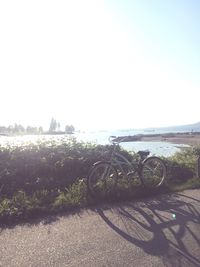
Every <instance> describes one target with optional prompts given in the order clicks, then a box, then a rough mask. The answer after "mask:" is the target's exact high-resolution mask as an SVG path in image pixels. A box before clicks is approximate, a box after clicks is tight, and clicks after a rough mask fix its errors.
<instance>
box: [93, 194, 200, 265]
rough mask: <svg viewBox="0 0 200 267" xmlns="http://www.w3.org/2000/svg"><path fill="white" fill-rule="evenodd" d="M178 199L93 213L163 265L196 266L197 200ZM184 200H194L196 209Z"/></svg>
mask: <svg viewBox="0 0 200 267" xmlns="http://www.w3.org/2000/svg"><path fill="white" fill-rule="evenodd" d="M180 197H181V195H180V196H179V194H175V195H173V196H168V195H163V196H161V197H159V199H158V200H147V201H145V202H137V203H133V204H132V203H131V204H130V203H128V204H123V205H119V206H118V207H116V208H109V207H107V208H97V209H96V212H97V213H98V214H99V215H100V217H101V218H102V219H103V220H104V222H105V223H106V224H107V225H108V226H109V227H110V228H111V229H112V230H114V231H115V232H116V233H117V234H119V235H120V236H121V237H122V238H124V239H125V240H127V241H128V242H130V243H131V244H133V245H135V246H137V247H139V248H141V249H142V250H143V251H144V252H146V253H147V254H150V255H153V256H157V257H159V258H161V259H162V262H163V264H164V265H165V266H167V267H172V266H173V267H174V266H178V267H179V266H180V267H182V266H200V257H199V253H198V252H199V251H200V226H199V223H200V201H199V200H194V199H193V200H191V199H190V197H188V198H187V197H186V196H184V197H185V198H186V200H187V201H185V200H182V199H180ZM188 200H190V201H196V205H197V206H199V210H197V208H196V207H195V205H194V204H193V203H188ZM111 213H112V214H111ZM191 226H193V228H194V229H195V228H197V227H198V228H199V230H198V231H197V230H196V231H195V232H196V233H199V234H198V236H197V234H196V233H195V232H194V230H193V228H192V227H191ZM191 244H192V245H191Z"/></svg>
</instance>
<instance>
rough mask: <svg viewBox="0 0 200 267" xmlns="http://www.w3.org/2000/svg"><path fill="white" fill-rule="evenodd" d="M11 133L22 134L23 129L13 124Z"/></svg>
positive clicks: (19, 125)
mask: <svg viewBox="0 0 200 267" xmlns="http://www.w3.org/2000/svg"><path fill="white" fill-rule="evenodd" d="M13 131H14V133H23V132H24V131H25V129H24V127H23V126H22V125H21V124H17V123H15V125H14V129H13Z"/></svg>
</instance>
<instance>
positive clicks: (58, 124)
mask: <svg viewBox="0 0 200 267" xmlns="http://www.w3.org/2000/svg"><path fill="white" fill-rule="evenodd" d="M57 128H58V131H60V122H58V123H57Z"/></svg>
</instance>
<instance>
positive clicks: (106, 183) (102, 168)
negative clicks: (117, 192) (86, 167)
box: [87, 162, 118, 198]
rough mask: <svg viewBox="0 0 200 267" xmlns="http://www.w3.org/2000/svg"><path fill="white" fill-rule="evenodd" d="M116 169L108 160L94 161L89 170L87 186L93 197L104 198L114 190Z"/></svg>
mask: <svg viewBox="0 0 200 267" xmlns="http://www.w3.org/2000/svg"><path fill="white" fill-rule="evenodd" d="M117 176H118V175H117V171H116V170H115V168H114V167H113V166H112V165H111V164H110V163H109V162H98V163H96V164H95V165H94V166H93V167H92V169H91V170H90V172H89V175H88V179H87V187H88V191H89V194H90V195H91V196H92V197H94V198H106V197H108V196H109V195H111V194H112V193H113V192H114V189H115V187H116V183H117Z"/></svg>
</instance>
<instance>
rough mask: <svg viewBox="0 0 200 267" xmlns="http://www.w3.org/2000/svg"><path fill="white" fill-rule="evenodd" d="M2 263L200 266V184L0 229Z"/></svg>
mask: <svg viewBox="0 0 200 267" xmlns="http://www.w3.org/2000/svg"><path fill="white" fill-rule="evenodd" d="M0 255H1V257H0V266H2V267H7V266H13V267H17V266H20V267H23V266H26V267H27V266H35V267H36V266H37V267H42V266H45V267H46V266H56V267H57V266H75V267H78V266H137V267H140V266H143V267H145V266H148V267H150V266H154V267H156V266H159V267H161V266H167V267H190V266H200V190H188V191H185V192H182V193H176V194H171V195H162V196H159V197H155V198H152V199H146V200H144V201H139V202H134V201H132V202H126V203H121V204H117V205H104V206H99V207H96V208H95V209H94V210H91V209H87V210H84V211H82V212H81V213H79V214H76V215H68V216H67V215H65V216H61V217H49V218H46V219H45V220H44V219H43V220H41V221H38V222H35V223H32V224H29V225H28V224H26V225H18V226H15V227H14V228H12V229H8V228H7V229H0Z"/></svg>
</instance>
